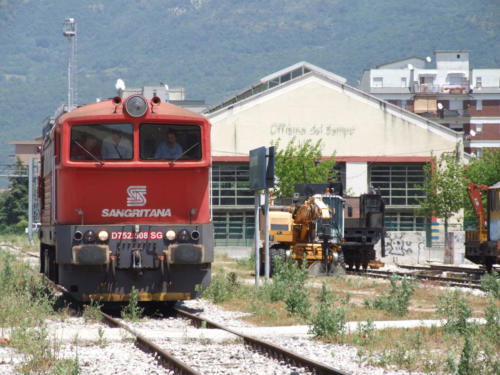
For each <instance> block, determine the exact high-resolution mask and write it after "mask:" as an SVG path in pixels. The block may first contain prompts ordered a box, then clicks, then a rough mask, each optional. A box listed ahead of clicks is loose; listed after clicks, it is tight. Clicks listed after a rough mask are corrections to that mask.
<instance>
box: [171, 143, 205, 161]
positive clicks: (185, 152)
mask: <svg viewBox="0 0 500 375" xmlns="http://www.w3.org/2000/svg"><path fill="white" fill-rule="evenodd" d="M199 144H200V142H196V143H195V144H194V145H192V146H191V147H189V148H188V149H187V150H186V151H184V152H183V153H182V154H180V155H179V156H177V157H176V158H175V159H174V160H172V161H171V162H170V164H169V165H174V163H175V162H176V161H177V160H179V159H180V158H182V157H183V156H184V155H186V154H187V153H188V152H189V151H191V150H192V149H193V148H195V147H196V146H198V145H199Z"/></svg>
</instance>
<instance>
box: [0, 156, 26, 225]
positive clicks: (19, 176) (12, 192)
mask: <svg viewBox="0 0 500 375" xmlns="http://www.w3.org/2000/svg"><path fill="white" fill-rule="evenodd" d="M27 175H28V168H27V167H26V166H25V165H24V164H23V163H22V162H21V160H20V159H17V162H16V167H15V170H14V176H13V177H9V182H10V185H9V190H7V191H6V192H4V193H3V194H2V195H1V196H0V223H1V224H3V225H5V226H13V225H15V224H17V223H19V222H20V221H21V220H27V218H28V178H27V177H28V176H27Z"/></svg>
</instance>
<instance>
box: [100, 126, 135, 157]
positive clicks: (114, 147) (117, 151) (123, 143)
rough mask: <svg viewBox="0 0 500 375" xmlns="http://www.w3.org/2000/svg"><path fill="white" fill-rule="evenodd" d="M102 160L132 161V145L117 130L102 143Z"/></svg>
mask: <svg viewBox="0 0 500 375" xmlns="http://www.w3.org/2000/svg"><path fill="white" fill-rule="evenodd" d="M101 151H102V158H103V159H104V160H106V159H108V160H109V159H132V144H131V143H130V141H129V140H128V139H127V138H125V137H123V135H122V132H121V131H119V130H116V129H113V130H112V131H111V135H110V136H108V137H106V138H105V139H104V140H103V142H102V149H101Z"/></svg>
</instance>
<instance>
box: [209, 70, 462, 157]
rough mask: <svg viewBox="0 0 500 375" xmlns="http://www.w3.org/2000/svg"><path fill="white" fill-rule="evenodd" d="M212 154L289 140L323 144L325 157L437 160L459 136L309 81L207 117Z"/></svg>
mask: <svg viewBox="0 0 500 375" xmlns="http://www.w3.org/2000/svg"><path fill="white" fill-rule="evenodd" d="M207 117H208V119H209V120H210V122H211V123H212V125H213V127H212V146H213V150H212V151H213V155H217V156H218V155H220V156H229V155H238V156H242V155H248V152H249V150H251V149H254V148H257V147H261V146H270V145H271V144H273V143H276V142H278V141H279V143H280V146H281V147H285V146H286V145H287V144H288V143H289V142H290V140H292V139H293V138H295V139H296V141H298V142H303V141H305V140H307V139H310V140H312V141H313V142H316V141H318V140H321V141H322V147H323V149H322V153H323V155H325V156H329V155H332V153H333V152H335V153H336V155H338V156H392V155H394V156H398V157H403V156H430V155H431V152H433V153H434V154H435V155H436V156H439V154H441V153H442V152H444V151H452V150H454V149H455V146H456V144H457V143H459V142H461V134H460V133H456V132H454V131H452V130H450V129H447V128H445V127H443V126H440V125H438V124H435V123H432V122H430V121H427V120H425V119H421V118H420V117H418V116H415V115H414V114H411V113H409V112H405V111H403V110H402V109H400V108H397V107H395V106H391V105H389V104H386V103H383V102H380V101H379V100H377V99H375V98H372V97H371V96H368V95H366V94H364V93H361V92H358V91H357V90H355V89H347V88H346V87H345V86H340V85H336V84H334V83H330V82H328V81H324V80H322V79H320V78H319V77H316V76H310V77H307V78H303V79H301V80H298V81H297V82H291V83H290V84H289V85H286V86H284V87H280V88H278V89H277V90H271V91H270V92H265V93H264V94H263V95H260V96H259V95H258V96H257V97H256V98H250V99H249V100H248V101H243V102H241V103H237V104H235V105H234V106H233V107H232V108H231V109H224V110H221V111H218V112H214V113H212V114H209V115H208V116H207Z"/></svg>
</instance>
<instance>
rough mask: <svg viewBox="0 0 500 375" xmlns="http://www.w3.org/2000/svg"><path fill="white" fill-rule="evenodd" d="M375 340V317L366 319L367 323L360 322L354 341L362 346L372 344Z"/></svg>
mask: <svg viewBox="0 0 500 375" xmlns="http://www.w3.org/2000/svg"><path fill="white" fill-rule="evenodd" d="M374 342H375V326H374V325H373V319H371V318H368V319H366V322H365V323H362V322H358V327H357V330H356V334H355V335H354V343H356V344H358V345H361V346H368V345H372V344H373V343H374Z"/></svg>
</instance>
